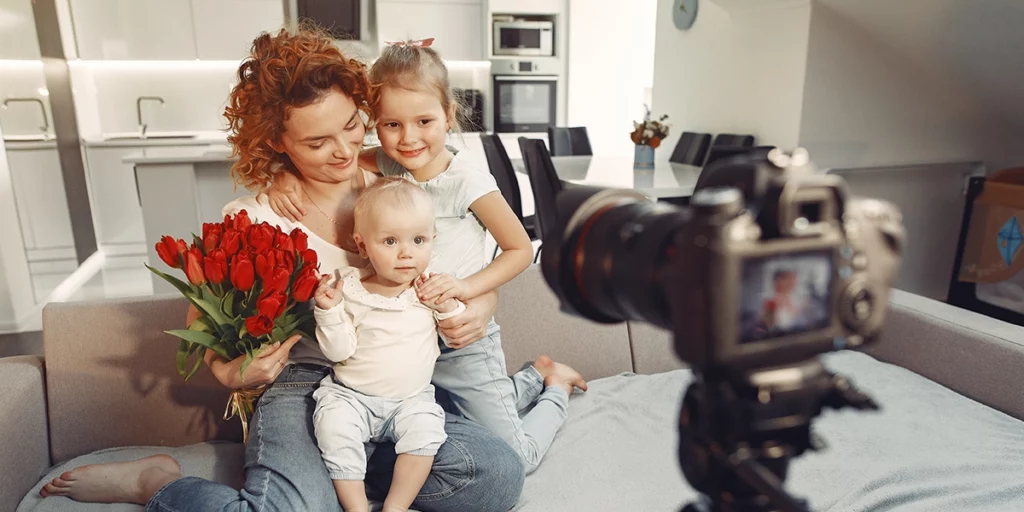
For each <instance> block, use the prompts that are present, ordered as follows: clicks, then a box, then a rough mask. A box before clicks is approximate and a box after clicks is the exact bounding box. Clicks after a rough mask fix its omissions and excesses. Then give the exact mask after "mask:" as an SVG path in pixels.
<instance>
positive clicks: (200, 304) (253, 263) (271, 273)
mask: <svg viewBox="0 0 1024 512" xmlns="http://www.w3.org/2000/svg"><path fill="white" fill-rule="evenodd" d="M192 239H193V241H192V244H191V246H189V245H187V244H186V243H185V241H184V240H180V239H179V240H175V239H174V238H172V237H170V236H164V237H162V238H161V239H160V242H158V243H157V244H156V252H157V255H159V256H160V259H161V260H163V262H164V263H166V264H167V265H168V266H170V267H171V268H176V269H182V270H183V271H184V273H185V277H186V278H187V279H188V282H185V281H182V280H180V279H178V278H175V277H172V276H169V275H167V274H165V273H163V272H160V271H159V270H157V269H155V268H153V267H150V266H149V265H146V268H148V269H149V270H151V271H152V272H153V273H155V274H156V275H158V276H160V277H162V278H163V279H165V280H166V281H167V282H169V283H171V284H172V285H173V286H174V287H175V288H177V289H178V291H180V292H181V293H182V295H184V296H185V297H186V298H187V299H188V300H189V302H191V303H192V305H194V306H195V307H196V309H198V310H199V312H200V314H201V316H200V317H199V318H197V319H196V320H194V321H193V322H192V323H191V325H189V326H188V328H187V329H175V330H170V331H166V332H167V333H168V334H171V335H173V336H176V337H177V338H179V339H180V342H179V345H178V354H177V358H176V359H177V367H178V373H180V374H181V375H182V377H184V378H185V379H188V378H189V377H191V376H192V375H195V373H196V371H198V370H199V366H200V365H201V364H202V361H203V356H204V355H205V354H206V351H207V350H212V351H213V352H215V353H216V354H218V355H220V356H221V357H224V358H225V359H228V360H231V359H235V358H237V357H239V356H243V355H244V356H245V360H244V361H243V363H242V367H241V374H242V377H243V379H244V377H245V369H246V367H248V365H249V363H250V362H251V361H252V359H253V358H254V357H255V356H256V355H258V354H259V353H260V352H261V351H262V350H264V349H265V348H267V347H268V346H270V345H271V344H273V343H275V342H278V341H284V340H286V339H288V338H289V337H291V336H293V335H294V334H296V333H301V334H303V335H306V336H308V337H312V334H313V332H314V331H313V329H314V321H313V312H312V309H311V308H310V307H308V302H309V299H310V298H311V297H312V296H313V292H314V291H315V290H316V287H317V283H318V281H319V273H318V272H317V267H318V263H317V255H316V252H315V251H313V250H312V249H310V248H309V247H308V246H307V241H308V239H307V236H306V234H305V233H304V232H303V231H302V230H300V229H298V228H296V229H294V230H292V232H291V233H285V232H283V231H282V230H281V228H276V227H273V226H271V225H270V224H268V223H266V222H263V223H254V222H253V221H252V220H251V219H250V218H249V214H248V213H247V212H246V211H245V210H242V211H240V212H238V214H237V215H234V216H231V215H227V216H225V217H224V222H221V223H205V224H203V236H202V237H198V236H196V235H194V234H193V235H192ZM259 392H260V391H256V392H243V391H241V390H236V392H235V393H233V394H232V401H231V402H230V403H229V410H228V412H227V413H226V415H225V416H226V417H230V416H231V415H232V414H234V413H238V414H239V415H240V416H241V417H242V424H243V430H247V429H245V428H244V427H245V426H246V418H247V417H248V415H249V413H251V412H252V403H253V401H254V400H255V398H256V397H258V396H259Z"/></svg>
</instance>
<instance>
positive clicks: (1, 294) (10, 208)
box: [0, 130, 35, 332]
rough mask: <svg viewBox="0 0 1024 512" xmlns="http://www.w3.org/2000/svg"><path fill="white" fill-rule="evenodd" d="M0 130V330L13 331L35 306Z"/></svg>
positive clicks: (0, 131)
mask: <svg viewBox="0 0 1024 512" xmlns="http://www.w3.org/2000/svg"><path fill="white" fill-rule="evenodd" d="M17 218H18V212H17V208H16V203H15V198H14V188H13V183H12V181H11V172H10V168H9V167H8V165H7V157H6V153H5V148H4V143H3V130H0V219H4V221H3V222H0V240H2V242H0V332H5V331H14V330H16V328H17V326H18V322H19V321H20V320H22V319H23V318H24V317H25V315H26V314H28V312H29V311H30V310H31V309H32V307H33V306H34V305H35V297H34V296H33V294H32V282H31V280H30V279H29V274H28V261H27V260H26V258H25V246H24V244H23V242H22V240H23V238H22V235H21V223H20V222H17Z"/></svg>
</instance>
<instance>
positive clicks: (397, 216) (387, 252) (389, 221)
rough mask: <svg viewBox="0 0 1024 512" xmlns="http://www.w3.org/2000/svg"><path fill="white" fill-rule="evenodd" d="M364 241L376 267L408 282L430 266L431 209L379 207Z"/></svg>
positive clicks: (385, 274) (382, 273)
mask: <svg viewBox="0 0 1024 512" xmlns="http://www.w3.org/2000/svg"><path fill="white" fill-rule="evenodd" d="M375 217H376V218H375V219H374V220H373V221H372V222H371V225H370V226H369V228H370V229H368V230H367V233H365V236H364V237H363V243H364V244H365V250H366V255H367V257H368V258H369V259H370V263H372V264H373V269H374V271H376V272H377V274H378V275H379V276H380V277H381V278H383V279H386V280H387V281H390V282H392V283H394V284H409V283H412V281H413V280H414V279H416V277H418V276H419V275H420V274H422V273H423V271H424V270H426V269H427V264H428V263H429V262H430V253H431V250H432V249H433V247H434V216H433V215H432V214H431V212H417V211H410V210H408V209H405V208H394V207H388V206H382V207H379V208H378V209H377V210H376V212H375Z"/></svg>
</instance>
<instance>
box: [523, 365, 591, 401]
mask: <svg viewBox="0 0 1024 512" xmlns="http://www.w3.org/2000/svg"><path fill="white" fill-rule="evenodd" d="M533 367H534V368H536V369H537V371H538V372H539V373H540V376H541V377H544V386H545V387H547V386H560V387H561V388H562V389H564V390H565V392H566V394H569V395H571V394H572V392H573V390H574V388H580V389H582V390H583V391H586V390H587V381H585V380H583V376H582V375H580V372H578V371H576V370H573V369H572V367H570V366H569V365H565V364H562V363H556V362H554V361H552V360H551V358H550V357H548V356H540V357H538V358H537V360H536V361H534V362H533Z"/></svg>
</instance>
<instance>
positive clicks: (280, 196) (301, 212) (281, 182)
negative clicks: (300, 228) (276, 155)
mask: <svg viewBox="0 0 1024 512" xmlns="http://www.w3.org/2000/svg"><path fill="white" fill-rule="evenodd" d="M266 194H267V199H268V202H269V203H270V209H271V210H274V213H276V214H278V215H280V216H282V217H284V218H286V219H288V220H290V221H292V222H299V221H300V220H302V218H303V217H305V216H306V209H305V208H303V207H302V182H301V181H299V178H298V177H297V176H295V175H294V174H292V173H290V172H287V171H282V172H279V173H277V175H276V176H274V183H273V185H271V186H270V188H269V189H268V190H267V192H266Z"/></svg>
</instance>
